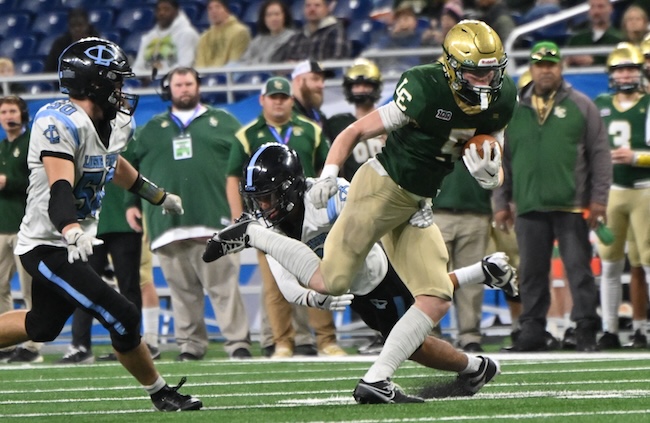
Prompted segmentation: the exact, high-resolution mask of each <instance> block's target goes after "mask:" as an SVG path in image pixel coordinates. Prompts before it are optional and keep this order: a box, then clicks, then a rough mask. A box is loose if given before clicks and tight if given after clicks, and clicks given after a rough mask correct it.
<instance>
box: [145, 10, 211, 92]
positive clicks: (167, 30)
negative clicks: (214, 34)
mask: <svg viewBox="0 0 650 423" xmlns="http://www.w3.org/2000/svg"><path fill="white" fill-rule="evenodd" d="M198 42H199V33H198V32H197V31H196V29H195V28H194V27H193V26H192V23H191V22H190V20H189V19H188V18H187V15H185V12H183V11H182V10H180V9H179V6H178V1H177V0H158V1H157V2H156V25H155V26H154V27H153V28H152V29H150V30H149V31H148V32H146V33H145V34H144V35H143V36H142V41H140V47H139V48H138V54H137V57H136V59H135V63H134V64H133V71H134V72H135V73H136V74H138V75H140V74H145V75H146V74H151V75H152V76H153V77H154V78H155V75H156V74H161V75H165V74H166V73H168V72H169V71H170V70H171V69H173V68H175V67H177V66H185V67H187V66H192V65H193V64H194V58H195V56H196V46H197V44H198ZM154 69H155V71H154ZM151 79H153V78H151ZM145 80H147V78H145Z"/></svg>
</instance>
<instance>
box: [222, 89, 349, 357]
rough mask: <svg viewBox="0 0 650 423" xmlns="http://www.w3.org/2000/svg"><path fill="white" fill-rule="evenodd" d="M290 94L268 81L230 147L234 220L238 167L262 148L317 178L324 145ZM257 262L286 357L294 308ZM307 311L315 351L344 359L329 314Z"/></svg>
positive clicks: (238, 203) (278, 351) (238, 204)
mask: <svg viewBox="0 0 650 423" xmlns="http://www.w3.org/2000/svg"><path fill="white" fill-rule="evenodd" d="M291 95H292V88H291V83H290V82H289V81H288V80H287V79H285V78H282V77H274V78H270V79H269V80H268V81H267V82H266V83H265V84H264V87H263V89H262V93H261V95H260V104H261V105H262V114H261V115H260V116H259V117H258V118H257V119H256V120H254V121H253V122H251V123H250V124H248V125H246V126H245V127H244V129H242V130H241V131H239V132H238V133H237V138H238V140H239V142H238V143H237V144H235V145H234V146H233V148H232V150H231V152H230V158H229V160H228V182H227V185H228V201H229V203H230V205H231V209H232V211H233V216H235V215H237V216H238V215H239V214H241V211H242V200H241V195H240V193H239V181H240V179H241V169H242V166H243V165H244V163H246V161H247V160H248V158H249V157H250V156H251V155H252V154H253V153H254V152H255V151H256V150H257V149H258V148H259V147H260V146H261V145H262V144H265V143H267V142H278V143H281V144H286V145H288V146H289V147H292V148H294V149H295V150H296V151H297V152H298V155H299V156H300V157H302V158H303V160H304V162H303V163H304V168H305V174H306V175H311V176H315V175H317V173H318V171H319V170H320V169H321V168H322V165H323V163H324V161H325V157H326V156H327V151H328V144H327V142H326V141H325V140H324V139H323V138H322V137H321V129H320V127H319V126H318V125H317V124H316V123H315V122H313V121H312V120H310V119H306V118H305V117H303V116H301V115H300V114H297V113H294V112H293V111H292V106H293V98H292V97H291ZM258 259H259V261H260V266H261V268H262V281H263V284H264V286H263V287H264V299H265V302H266V309H267V312H268V316H269V322H270V324H271V327H272V329H273V334H274V338H275V353H274V357H277V358H280V357H290V356H292V355H293V353H294V345H291V341H292V339H291V338H292V336H293V333H292V332H293V331H292V330H291V328H290V327H289V326H290V325H291V314H292V312H291V310H292V307H291V305H290V304H289V303H288V302H287V301H286V300H285V299H284V297H283V296H282V293H281V292H280V291H279V289H278V287H277V284H276V283H275V279H274V278H273V276H272V274H271V271H270V269H269V268H268V264H267V262H266V258H265V257H264V255H263V254H259V255H258ZM308 313H309V315H310V323H311V325H312V327H313V328H314V330H315V331H316V337H317V344H318V345H317V348H318V353H319V354H321V355H328V356H340V355H345V352H344V351H343V350H342V349H341V348H340V347H339V346H338V345H337V344H336V332H335V330H336V328H335V327H334V322H333V320H332V315H331V312H327V311H324V310H311V309H310V310H309V311H308Z"/></svg>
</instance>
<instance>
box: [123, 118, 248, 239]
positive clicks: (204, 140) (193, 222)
mask: <svg viewBox="0 0 650 423" xmlns="http://www.w3.org/2000/svg"><path fill="white" fill-rule="evenodd" d="M207 109H208V110H207V111H206V112H205V113H203V114H201V115H200V116H198V117H196V118H195V119H194V120H193V121H192V122H191V123H190V124H189V126H188V127H187V128H186V129H185V130H184V131H183V132H184V133H185V134H189V135H190V136H191V142H189V143H188V142H187V140H184V141H178V140H177V141H174V140H175V138H176V137H178V136H179V135H180V134H181V132H182V131H181V128H180V127H179V125H178V124H176V123H175V122H174V120H173V119H172V118H171V115H170V113H169V112H165V113H162V114H159V115H156V116H154V117H153V118H152V119H151V120H150V121H149V122H147V124H146V125H145V126H144V127H143V128H142V130H141V131H139V132H138V133H136V137H135V139H134V141H133V159H134V161H133V164H134V165H135V166H136V168H138V169H139V171H140V173H142V175H144V176H145V177H147V178H148V179H149V180H151V181H152V182H154V183H155V184H156V185H158V186H159V187H164V188H165V190H166V191H167V192H171V193H174V194H176V195H178V196H180V197H181V199H182V200H183V209H184V210H185V214H183V215H180V216H178V215H169V214H165V215H163V214H162V212H161V208H160V207H157V206H154V205H152V204H149V203H148V202H147V201H143V202H142V204H143V211H144V215H145V219H146V223H147V229H148V231H149V232H148V233H149V237H150V239H151V240H155V239H156V238H158V237H159V236H160V235H162V234H163V233H164V232H165V231H167V230H169V229H172V228H178V227H183V226H185V227H187V226H206V227H209V228H216V229H221V228H223V227H224V226H226V225H229V224H230V207H229V206H228V201H227V199H226V166H227V164H228V154H229V153H230V147H231V146H232V145H233V144H234V143H236V142H237V141H236V139H235V133H236V132H237V131H238V130H239V128H240V127H241V124H240V123H239V121H238V120H237V119H236V118H235V117H234V116H232V115H231V114H229V113H228V112H226V111H224V110H219V109H215V108H212V107H209V106H208V107H207Z"/></svg>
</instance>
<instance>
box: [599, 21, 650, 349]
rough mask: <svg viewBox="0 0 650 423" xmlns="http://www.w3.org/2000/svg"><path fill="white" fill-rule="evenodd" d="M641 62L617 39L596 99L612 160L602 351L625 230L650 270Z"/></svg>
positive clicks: (603, 249)
mask: <svg viewBox="0 0 650 423" xmlns="http://www.w3.org/2000/svg"><path fill="white" fill-rule="evenodd" d="M629 11H630V9H628V11H627V12H626V15H627V13H628V12H629ZM643 62H644V60H643V54H642V53H641V50H640V49H639V48H638V47H637V46H635V45H634V44H631V43H627V42H625V43H620V44H618V45H617V46H616V48H615V49H614V51H612V53H611V54H610V55H609V57H608V58H607V69H608V73H609V86H610V89H611V90H612V91H613V94H602V95H600V96H598V97H597V98H596V100H595V103H596V106H598V108H599V109H600V115H601V116H602V118H603V120H604V121H605V125H606V128H607V133H608V134H609V143H610V147H611V160H612V163H613V165H614V179H613V183H614V184H613V185H612V189H611V191H610V195H609V203H608V205H607V226H608V227H609V228H610V229H611V231H612V234H613V235H614V242H613V244H611V245H605V244H603V243H602V242H598V254H599V256H600V258H601V260H602V276H601V280H600V306H601V316H602V320H603V332H604V333H603V336H602V337H601V338H600V339H599V340H598V347H599V348H600V349H601V350H606V349H616V348H621V342H620V339H619V336H618V331H619V325H618V317H619V316H618V310H619V307H620V305H621V304H620V303H621V298H622V292H623V291H622V290H623V287H622V282H621V275H622V274H623V270H624V267H625V240H626V237H627V234H628V230H631V232H632V233H633V234H634V240H633V241H632V242H634V243H635V246H636V250H637V251H638V254H639V257H640V261H641V264H642V265H643V267H644V268H645V270H646V272H648V271H650V222H649V221H648V210H649V209H650V162H649V161H650V146H648V144H647V141H648V139H649V138H650V134H648V133H647V130H646V125H647V122H648V119H649V112H648V109H649V108H650V96H648V95H647V94H645V93H644V92H643V72H642V71H641V68H642V66H643ZM644 157H645V159H644ZM646 162H648V163H646ZM634 329H635V330H638V329H640V328H639V327H637V328H634Z"/></svg>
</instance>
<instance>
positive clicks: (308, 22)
mask: <svg viewBox="0 0 650 423" xmlns="http://www.w3.org/2000/svg"><path fill="white" fill-rule="evenodd" d="M331 5H332V2H331V0H305V8H304V11H305V24H304V26H303V28H302V31H300V32H298V33H296V34H294V35H293V36H292V37H291V38H290V39H289V41H288V42H287V43H286V44H285V45H284V47H282V48H281V49H279V50H278V51H277V52H276V54H275V55H274V56H273V61H274V62H285V61H299V60H305V59H310V60H335V59H347V58H349V57H350V54H352V49H351V46H350V42H349V41H348V40H347V36H346V33H345V26H344V25H343V22H341V21H339V20H338V19H336V18H335V17H334V16H332V15H331V14H330V13H331V10H330V9H331Z"/></svg>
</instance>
